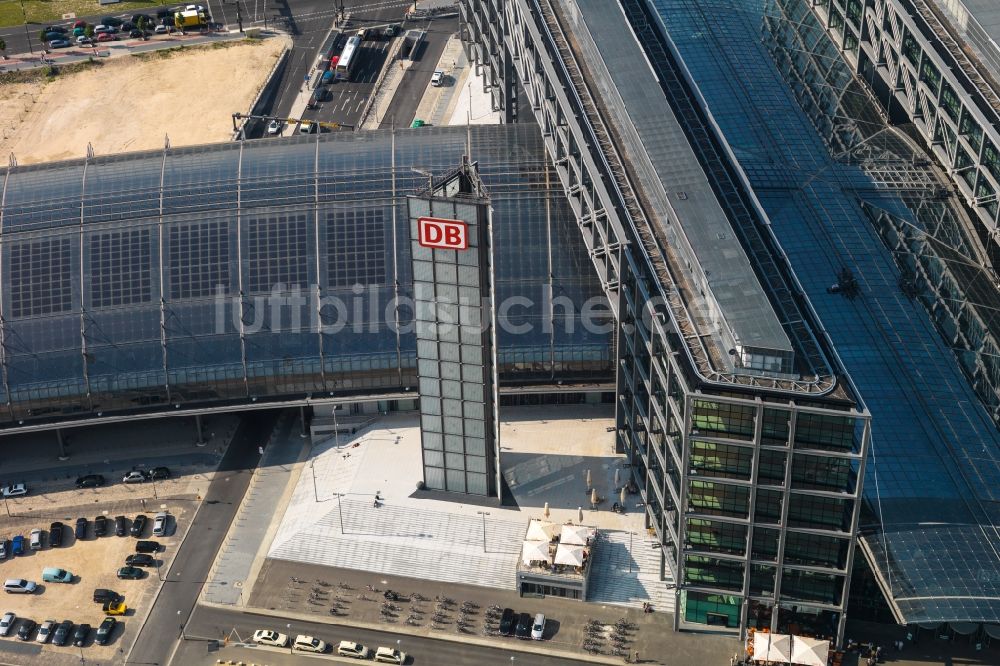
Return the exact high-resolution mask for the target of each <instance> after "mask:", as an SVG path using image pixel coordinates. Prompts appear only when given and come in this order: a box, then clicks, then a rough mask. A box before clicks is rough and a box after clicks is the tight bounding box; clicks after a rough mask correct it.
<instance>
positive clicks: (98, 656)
mask: <svg viewBox="0 0 1000 666" xmlns="http://www.w3.org/2000/svg"><path fill="white" fill-rule="evenodd" d="M167 508H169V510H170V513H171V514H172V516H173V520H171V521H170V522H171V530H169V531H168V536H165V537H152V536H151V535H150V530H151V529H152V518H153V515H154V511H159V510H160V508H159V507H155V508H154V507H150V513H149V515H148V517H149V518H150V522H149V524H147V526H146V529H145V531H144V533H143V538H144V539H155V540H156V541H159V542H160V544H161V546H160V551H159V552H157V553H155V554H154V555H153V557H154V558H155V560H156V561H157V562H158V563H159V567H149V568H145V569H144V575H143V577H142V579H140V580H119V579H118V578H117V576H116V572H117V570H118V567H120V566H124V564H125V558H126V556H128V555H131V554H132V553H134V552H135V544H136V542H137V541H138V539H137V538H133V537H131V536H126V537H117V536H115V535H114V527H115V526H114V517H115V516H114V515H113V514H112V515H110V516H109V518H110V520H109V532H108V536H104V537H95V536H94V532H93V528H94V525H93V516H89V518H90V525H89V529H88V531H87V538H86V539H84V540H77V539H75V538H74V537H73V527H74V525H75V519H73V520H64V521H63V522H65V523H66V526H65V527H64V529H63V545H62V546H61V547H59V548H50V547H48V534H46V540H45V541H44V543H45V548H43V549H42V550H39V551H30V550H28V551H27V552H26V553H25V554H24V555H20V556H16V557H12V558H9V559H7V560H5V561H3V562H0V574H2V578H3V579H4V580H7V579H11V578H24V579H27V580H32V581H35V582H36V583H38V589H37V590H36V592H35V593H34V594H5V595H4V596H3V602H2V605H0V612H4V613H6V612H8V611H12V612H14V613H16V614H17V616H18V618H24V617H26V618H31V619H33V620H35V621H36V622H38V623H41V622H42V621H44V620H55V621H57V622H59V621H62V620H70V621H71V622H73V623H74V624H81V623H87V624H90V625H91V627H92V628H93V629H94V630H96V629H97V626H98V625H99V624H100V623H101V621H102V620H103V619H104V614H103V613H102V610H101V606H100V604H97V603H94V601H93V593H94V589H95V588H106V589H111V590H114V591H116V592H118V593H119V594H121V595H123V596H124V601H125V603H126V605H127V606H128V611H127V613H126V615H125V616H124V617H120V618H118V620H119V626H118V627H116V628H115V632H114V634H113V635H112V639H111V641H110V642H109V643H108V645H106V646H100V645H97V644H95V643H94V636H93V633H94V632H93V631H92V632H91V635H90V637H89V638H88V639H87V643H86V645H85V646H84V648H85V651H86V652H85V653H86V654H87V655H88V658H91V659H95V660H103V659H111V658H112V657H113V656H114V655H115V654H117V653H118V651H119V649H127V646H128V645H129V644H130V643H131V641H132V640H134V638H135V635H136V633H137V632H138V629H139V625H141V623H142V619H143V618H144V617H145V615H146V614H147V613H148V612H149V607H150V605H151V604H152V600H153V598H154V596H155V593H156V590H157V587H158V586H159V584H160V575H162V576H163V577H166V575H167V572H168V571H169V567H170V562H171V560H172V558H173V554H174V552H175V551H176V550H177V548H176V546H177V544H178V543H180V541H181V539H182V538H183V534H184V531H185V526H186V525H187V524H188V523H189V522H190V518H189V513H190V511H191V508H193V507H191V508H189V507H185V506H183V505H180V504H178V505H176V506H173V505H172V506H169V507H167ZM133 517H134V515H132V516H129V519H130V521H131V518H133ZM19 522H20V521H19ZM36 523H37V521H36ZM32 526H33V527H41V528H42V529H44V530H46V532H47V531H48V528H49V524H48V523H45V524H35V525H32ZM25 527H26V528H25V529H24V530H23V534H24V536H25V539H26V540H27V536H28V532H30V529H27V526H25ZM3 536H8V537H9V536H11V535H9V534H5V535H3ZM45 567H57V568H61V569H66V570H67V571H69V572H71V573H72V574H73V581H72V582H70V583H46V582H42V579H41V573H42V569H44V568H45ZM15 633H16V630H15V632H12V635H11V636H8V637H7V638H5V639H0V641H16V640H17V639H16V638H14V637H13V635H14V634H15ZM32 640H34V634H32ZM59 652H63V653H69V654H76V655H79V654H80V650H79V648H74V647H73V646H72V645H69V646H66V647H57V646H54V645H51V644H49V645H46V646H44V647H43V648H42V654H43V655H45V654H53V653H59Z"/></svg>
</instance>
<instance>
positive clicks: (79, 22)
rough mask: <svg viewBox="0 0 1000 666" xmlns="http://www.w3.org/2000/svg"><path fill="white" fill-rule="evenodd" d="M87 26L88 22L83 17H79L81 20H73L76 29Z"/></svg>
mask: <svg viewBox="0 0 1000 666" xmlns="http://www.w3.org/2000/svg"><path fill="white" fill-rule="evenodd" d="M86 27H87V22H86V21H84V20H83V19H79V20H77V21H74V22H73V28H74V29H76V28H86Z"/></svg>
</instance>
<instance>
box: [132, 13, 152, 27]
mask: <svg viewBox="0 0 1000 666" xmlns="http://www.w3.org/2000/svg"><path fill="white" fill-rule="evenodd" d="M142 19H146V22H147V23H149V24H153V23H155V21H154V20H153V17H152V16H150V15H149V14H132V24H133V25H139V21H141V20H142Z"/></svg>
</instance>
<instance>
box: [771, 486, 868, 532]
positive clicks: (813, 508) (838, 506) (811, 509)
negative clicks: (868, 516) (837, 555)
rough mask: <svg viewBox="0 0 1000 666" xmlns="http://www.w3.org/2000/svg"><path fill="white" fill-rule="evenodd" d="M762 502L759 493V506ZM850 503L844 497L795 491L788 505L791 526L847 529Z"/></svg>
mask: <svg viewBox="0 0 1000 666" xmlns="http://www.w3.org/2000/svg"><path fill="white" fill-rule="evenodd" d="M759 504H760V500H759V493H758V506H759ZM848 509H849V505H848V504H847V502H845V501H844V500H842V499H835V498H830V497H815V496H813V495H803V494H799V493H793V494H792V496H791V498H790V500H789V505H788V525H789V527H804V528H812V529H821V530H822V529H826V530H837V531H843V530H847V528H848V525H849V521H848V518H849V517H850V512H849V511H848Z"/></svg>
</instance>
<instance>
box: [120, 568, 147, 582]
mask: <svg viewBox="0 0 1000 666" xmlns="http://www.w3.org/2000/svg"><path fill="white" fill-rule="evenodd" d="M145 575H146V572H144V571H143V570H142V569H137V568H136V567H121V568H120V569H118V578H120V579H121V580H139V579H140V578H142V577H143V576H145Z"/></svg>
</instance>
